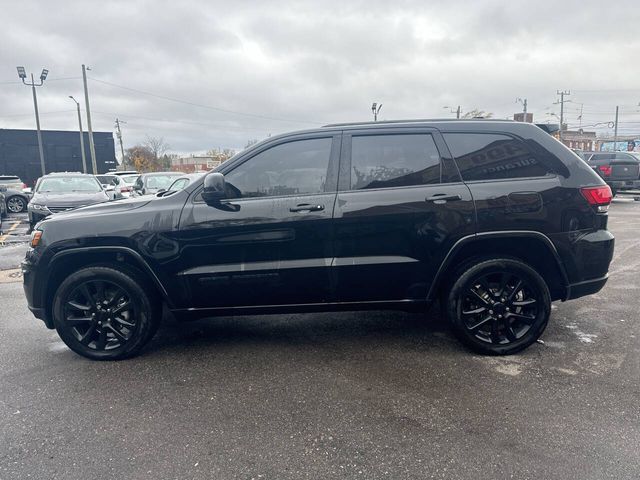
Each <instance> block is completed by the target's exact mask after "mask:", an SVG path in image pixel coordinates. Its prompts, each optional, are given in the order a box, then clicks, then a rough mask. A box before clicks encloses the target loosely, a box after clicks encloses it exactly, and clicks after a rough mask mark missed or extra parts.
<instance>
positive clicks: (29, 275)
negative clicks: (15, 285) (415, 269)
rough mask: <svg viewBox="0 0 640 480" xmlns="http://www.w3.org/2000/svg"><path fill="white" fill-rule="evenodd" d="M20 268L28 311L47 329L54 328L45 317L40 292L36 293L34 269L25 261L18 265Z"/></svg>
mask: <svg viewBox="0 0 640 480" xmlns="http://www.w3.org/2000/svg"><path fill="white" fill-rule="evenodd" d="M20 268H21V269H22V287H23V289H24V295H25V297H26V299H27V306H28V307H29V310H31V313H33V315H34V316H35V317H36V318H38V319H40V320H42V321H43V322H44V324H45V325H46V326H47V328H54V327H53V321H52V319H51V318H49V317H48V316H47V311H46V309H45V307H44V302H43V301H42V298H41V297H42V295H39V293H41V292H39V291H38V288H39V286H38V285H37V284H36V269H35V268H34V266H33V265H32V264H31V263H30V262H28V261H26V260H25V261H23V262H22V263H21V264H20Z"/></svg>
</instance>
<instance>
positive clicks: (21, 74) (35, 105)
mask: <svg viewBox="0 0 640 480" xmlns="http://www.w3.org/2000/svg"><path fill="white" fill-rule="evenodd" d="M17 70H18V77H20V80H22V83H24V84H25V85H28V86H30V87H31V91H32V93H33V109H34V110H35V112H36V129H37V131H38V150H39V151H40V169H41V170H42V175H45V174H46V173H47V172H46V169H45V165H44V147H43V146H42V132H41V131H40V114H39V113H38V97H37V95H36V87H41V86H42V84H43V83H44V81H45V79H46V78H47V75H48V74H49V70H47V69H46V68H43V69H42V73H41V74H40V83H36V82H35V80H34V79H33V73H32V74H31V83H27V82H26V81H25V79H26V78H27V72H26V71H25V69H24V67H17Z"/></svg>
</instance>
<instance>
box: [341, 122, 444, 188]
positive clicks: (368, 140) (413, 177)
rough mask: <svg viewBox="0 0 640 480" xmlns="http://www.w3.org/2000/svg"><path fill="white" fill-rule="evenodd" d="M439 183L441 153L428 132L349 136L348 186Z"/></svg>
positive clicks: (367, 186)
mask: <svg viewBox="0 0 640 480" xmlns="http://www.w3.org/2000/svg"><path fill="white" fill-rule="evenodd" d="M434 183H440V154H439V153H438V149H437V148H436V144H435V143H434V141H433V137H432V136H431V135H429V134H400V135H362V136H354V137H352V139H351V189H352V190H361V189H366V188H385V187H406V186H410V185H428V184H434Z"/></svg>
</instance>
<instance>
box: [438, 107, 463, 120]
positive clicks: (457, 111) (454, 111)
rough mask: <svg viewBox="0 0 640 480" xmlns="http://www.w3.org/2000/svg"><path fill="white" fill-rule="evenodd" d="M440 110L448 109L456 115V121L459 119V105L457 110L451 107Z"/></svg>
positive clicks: (460, 109)
mask: <svg viewBox="0 0 640 480" xmlns="http://www.w3.org/2000/svg"><path fill="white" fill-rule="evenodd" d="M442 108H448V109H449V111H450V112H451V113H455V114H456V118H457V119H458V120H459V119H460V114H461V113H462V108H461V107H460V105H458V108H457V109H456V110H454V109H453V108H451V107H447V106H445V107H442Z"/></svg>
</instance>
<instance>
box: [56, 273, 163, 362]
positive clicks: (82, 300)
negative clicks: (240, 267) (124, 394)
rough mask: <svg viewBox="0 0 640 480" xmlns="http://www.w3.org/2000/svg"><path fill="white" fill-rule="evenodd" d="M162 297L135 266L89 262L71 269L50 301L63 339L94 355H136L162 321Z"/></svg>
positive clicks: (82, 352) (109, 357)
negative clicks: (74, 270) (93, 264)
mask: <svg viewBox="0 0 640 480" xmlns="http://www.w3.org/2000/svg"><path fill="white" fill-rule="evenodd" d="M160 305H161V302H160V301H159V300H158V299H157V298H156V295H155V291H154V289H153V287H151V286H150V285H149V283H148V282H147V281H146V280H145V279H144V277H142V276H141V275H140V274H138V273H137V272H136V271H134V270H129V269H124V268H120V267H119V266H118V267H115V266H90V267H86V268H83V269H81V270H78V271H76V272H74V273H72V274H71V275H69V276H68V277H67V278H66V279H65V280H64V281H63V282H62V283H61V284H60V286H59V287H58V290H57V291H56V294H55V297H54V302H53V323H54V326H55V328H56V330H57V332H58V335H60V338H61V339H62V341H63V342H64V343H65V344H67V346H68V347H69V348H70V349H71V350H73V351H74V352H76V353H78V354H79V355H82V356H83V357H86V358H90V359H92V360H121V359H125V358H130V357H133V356H135V355H137V354H138V353H139V352H140V350H141V349H142V347H144V345H145V344H146V343H147V342H148V341H149V340H151V338H152V337H153V335H154V334H155V332H156V331H157V328H158V326H159V323H160V318H161V312H162V310H161V307H160Z"/></svg>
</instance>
